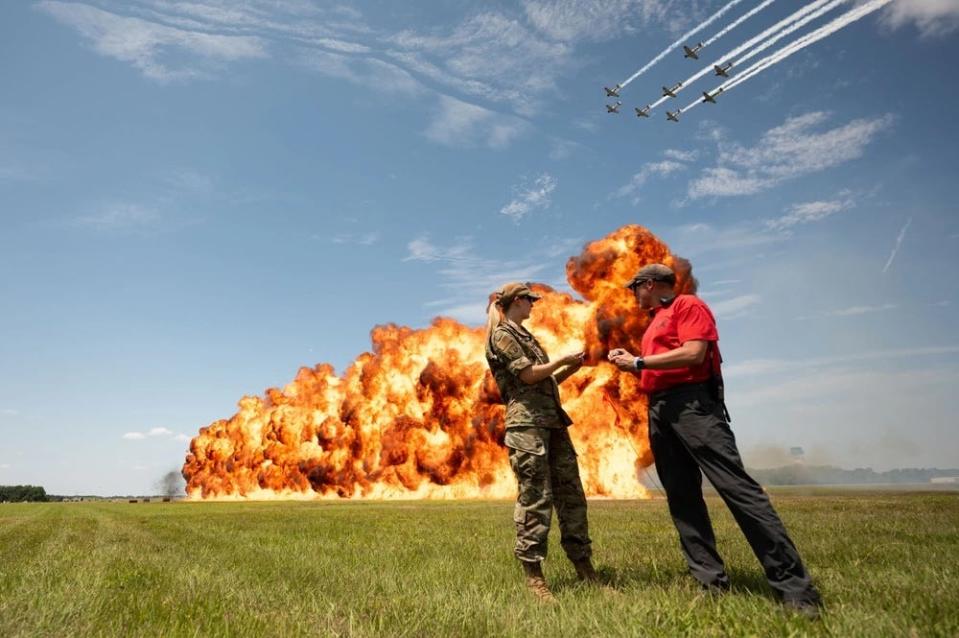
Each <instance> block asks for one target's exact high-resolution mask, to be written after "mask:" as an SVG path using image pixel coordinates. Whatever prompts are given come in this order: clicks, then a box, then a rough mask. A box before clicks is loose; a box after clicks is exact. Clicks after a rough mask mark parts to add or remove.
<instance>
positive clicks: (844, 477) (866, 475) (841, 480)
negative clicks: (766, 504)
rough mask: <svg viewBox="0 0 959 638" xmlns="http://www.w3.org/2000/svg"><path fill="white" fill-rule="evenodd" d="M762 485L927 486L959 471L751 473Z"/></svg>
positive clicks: (796, 469)
mask: <svg viewBox="0 0 959 638" xmlns="http://www.w3.org/2000/svg"><path fill="white" fill-rule="evenodd" d="M750 473H751V474H752V475H753V477H754V478H755V479H756V480H757V481H759V482H760V483H762V484H763V485H869V484H873V483H928V482H929V480H930V479H934V478H938V477H942V476H959V469H951V470H949V469H946V470H941V469H939V468H913V467H910V468H904V469H898V470H889V471H888V472H876V471H875V470H873V469H872V468H870V467H859V468H856V469H855V470H844V469H843V468H841V467H833V466H831V465H786V466H784V467H775V468H771V469H765V470H756V469H751V470H750Z"/></svg>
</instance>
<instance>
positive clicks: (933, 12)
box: [882, 0, 959, 37]
mask: <svg viewBox="0 0 959 638" xmlns="http://www.w3.org/2000/svg"><path fill="white" fill-rule="evenodd" d="M882 20H883V22H884V23H885V24H886V25H887V26H889V27H891V28H894V29H895V28H899V27H902V26H905V25H907V24H915V25H916V27H917V28H918V29H919V33H920V34H922V36H923V37H941V36H945V35H948V34H950V33H952V32H953V31H955V30H957V29H959V2H955V0H896V2H892V3H890V4H888V5H886V7H885V9H884V10H883V13H882Z"/></svg>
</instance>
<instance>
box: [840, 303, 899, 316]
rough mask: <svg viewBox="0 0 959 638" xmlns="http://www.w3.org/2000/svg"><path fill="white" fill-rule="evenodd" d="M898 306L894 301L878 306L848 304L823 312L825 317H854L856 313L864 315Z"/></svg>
mask: <svg viewBox="0 0 959 638" xmlns="http://www.w3.org/2000/svg"><path fill="white" fill-rule="evenodd" d="M898 307H899V306H898V305H897V304H894V303H886V304H882V305H880V306H849V307H848V308H839V309H838V310H830V311H828V312H826V313H824V314H825V316H827V317H854V316H858V315H865V314H869V313H873V312H883V311H885V310H894V309H896V308H898Z"/></svg>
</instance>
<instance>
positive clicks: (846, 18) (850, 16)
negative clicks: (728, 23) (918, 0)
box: [723, 0, 892, 91]
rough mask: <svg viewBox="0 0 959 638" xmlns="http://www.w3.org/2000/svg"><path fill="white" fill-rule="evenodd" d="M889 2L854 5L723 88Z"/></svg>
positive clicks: (753, 66) (776, 62) (754, 65)
mask: <svg viewBox="0 0 959 638" xmlns="http://www.w3.org/2000/svg"><path fill="white" fill-rule="evenodd" d="M890 2H892V0H870V1H869V2H866V3H865V4H862V5H860V6H858V7H856V8H855V9H851V10H850V11H847V12H846V13H844V14H842V15H841V16H839V17H838V18H836V19H835V20H833V21H832V22H829V23H828V24H826V25H824V26H822V27H819V28H818V29H816V30H815V31H813V32H812V33H807V34H806V35H804V36H803V37H801V38H798V39H797V40H795V41H793V42H791V43H790V44H787V45H786V46H784V47H783V48H781V49H780V50H779V51H776V52H775V53H773V54H772V55H769V56H766V57H765V58H763V59H762V60H760V61H759V62H756V63H755V64H753V65H752V66H751V67H749V68H748V69H746V70H745V71H743V72H742V73H740V74H739V75H737V76H736V77H734V78H732V79H730V80H729V81H728V82H726V83H725V84H724V85H723V89H724V90H727V91H728V90H729V89H731V88H733V87H735V86H739V85H740V84H742V83H743V82H745V81H746V80H748V79H750V78H752V77H753V76H755V75H757V74H758V73H761V72H762V71H764V70H766V69H768V68H769V67H771V66H773V65H774V64H778V63H779V62H782V61H783V60H785V59H786V58H788V57H789V56H791V55H792V54H793V53H796V52H798V51H800V50H802V49H805V48H806V47H808V46H809V45H810V44H813V43H815V42H818V41H820V40H822V39H823V38H825V37H828V36H830V35H832V34H833V33H835V32H836V31H839V30H840V29H842V28H843V27H846V26H848V25H850V24H852V23H853V22H855V21H857V20H859V19H861V18H864V17H866V16H867V15H869V14H870V13H872V12H874V11H876V10H878V9H881V8H882V7H884V6H885V5H887V4H889V3H890Z"/></svg>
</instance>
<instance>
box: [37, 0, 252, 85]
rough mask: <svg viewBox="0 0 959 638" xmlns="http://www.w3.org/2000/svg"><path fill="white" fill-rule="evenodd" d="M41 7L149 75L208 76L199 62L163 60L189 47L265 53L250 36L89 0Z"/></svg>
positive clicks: (230, 55) (239, 54)
mask: <svg viewBox="0 0 959 638" xmlns="http://www.w3.org/2000/svg"><path fill="white" fill-rule="evenodd" d="M37 7H38V8H39V9H40V10H42V11H44V12H46V13H48V14H50V15H51V16H53V17H54V18H55V19H56V20H58V21H59V22H62V23H63V24H66V25H68V26H70V27H73V28H74V29H76V30H77V31H78V32H79V33H80V34H81V35H82V36H83V37H85V38H86V39H88V40H90V41H91V42H92V43H93V48H94V50H95V51H96V52H97V53H99V54H101V55H105V56H107V57H111V58H115V59H117V60H120V61H122V62H128V63H130V64H132V65H133V66H134V67H135V68H136V69H138V70H139V71H140V72H141V73H143V74H144V75H145V76H146V77H148V78H151V79H154V80H158V81H161V82H165V81H170V80H179V79H189V78H194V77H200V76H202V75H205V71H204V70H202V69H198V68H195V67H194V66H181V67H180V68H176V69H174V68H171V67H170V66H169V63H166V62H161V60H162V59H164V58H166V57H169V54H171V53H174V52H178V51H186V52H188V53H191V54H193V55H194V56H198V57H199V58H201V59H202V60H204V61H205V62H206V63H207V66H209V63H210V62H228V61H233V60H240V59H244V58H262V57H266V55H267V53H266V49H265V47H264V44H263V42H262V40H261V39H260V38H258V37H255V36H246V35H217V34H212V33H205V32H201V31H190V30H186V29H178V28H174V27H170V26H166V25H163V24H159V23H156V22H150V21H148V20H143V19H141V18H135V17H124V16H120V15H117V14H115V13H111V12H109V11H103V10H102V9H97V8H95V7H91V6H88V5H85V4H78V3H67V2H56V1H54V0H43V1H42V2H40V3H39V4H37Z"/></svg>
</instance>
